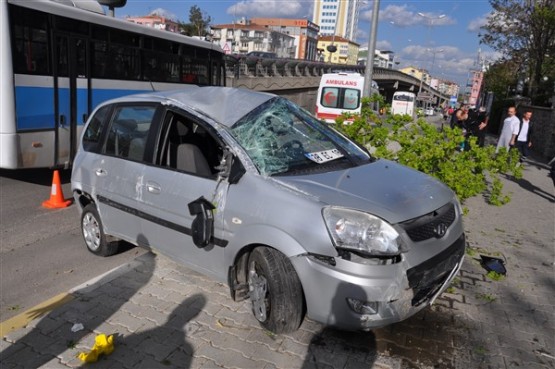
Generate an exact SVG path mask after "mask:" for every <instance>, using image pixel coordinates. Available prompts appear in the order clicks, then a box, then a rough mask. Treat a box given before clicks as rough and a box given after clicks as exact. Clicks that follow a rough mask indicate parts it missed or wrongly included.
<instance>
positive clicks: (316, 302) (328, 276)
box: [291, 233, 465, 330]
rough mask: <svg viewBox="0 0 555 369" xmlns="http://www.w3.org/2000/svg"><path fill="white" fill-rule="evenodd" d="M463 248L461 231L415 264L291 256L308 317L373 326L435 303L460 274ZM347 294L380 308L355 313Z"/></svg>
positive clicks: (365, 327)
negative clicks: (302, 290)
mask: <svg viewBox="0 0 555 369" xmlns="http://www.w3.org/2000/svg"><path fill="white" fill-rule="evenodd" d="M464 250H465V236H464V233H463V234H461V236H460V237H459V238H458V239H457V240H456V241H455V242H454V243H452V244H451V245H450V246H449V247H447V248H446V249H445V250H443V251H442V252H440V253H438V254H437V255H435V256H433V257H431V258H430V259H428V260H426V261H424V262H422V263H420V264H419V265H416V266H412V267H408V266H407V263H406V261H401V262H399V263H396V264H389V265H362V264H357V263H353V262H350V261H346V260H342V259H339V258H336V260H335V261H336V265H335V266H332V265H330V264H327V263H325V262H323V261H320V260H317V259H316V258H313V257H310V256H307V255H304V256H302V257H296V258H293V259H292V260H291V261H292V263H293V265H294V266H295V269H296V271H297V274H298V275H299V278H300V280H301V283H302V285H303V289H304V294H305V298H306V304H307V316H308V317H309V318H311V319H313V320H315V321H318V322H320V323H323V324H326V325H328V326H334V327H337V328H341V329H348V330H369V329H372V328H379V327H383V326H386V325H389V324H392V323H396V322H399V321H402V320H405V319H407V318H409V317H410V316H412V315H414V314H416V313H417V312H418V311H420V310H422V309H423V308H425V307H426V306H428V305H430V304H431V303H433V301H434V300H435V298H436V297H437V296H438V295H439V294H441V293H442V292H443V291H444V290H445V288H447V286H448V285H449V284H450V282H451V281H452V280H453V278H454V277H455V275H456V274H457V273H458V271H459V269H460V267H461V264H462V260H463V257H464ZM348 299H355V300H358V301H361V302H369V303H371V305H372V306H374V307H377V309H376V310H377V312H376V313H375V314H361V313H357V312H355V311H354V310H353V309H352V308H351V307H350V306H349V304H348V302H347V300H348Z"/></svg>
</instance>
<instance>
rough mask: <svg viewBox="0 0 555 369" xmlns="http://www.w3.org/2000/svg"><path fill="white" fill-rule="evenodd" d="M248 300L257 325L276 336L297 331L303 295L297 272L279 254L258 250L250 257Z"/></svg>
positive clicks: (302, 312) (300, 318)
mask: <svg viewBox="0 0 555 369" xmlns="http://www.w3.org/2000/svg"><path fill="white" fill-rule="evenodd" d="M248 285H249V297H250V299H251V303H252V310H253V314H254V316H255V318H256V319H257V320H258V321H259V323H260V325H261V326H262V327H264V328H265V329H267V330H268V331H271V332H273V333H276V334H280V333H290V332H294V331H296V330H297V329H298V328H299V326H300V325H301V322H302V319H303V315H304V310H303V307H304V305H303V292H302V287H301V283H300V281H299V277H298V276H297V272H296V271H295V269H294V268H293V265H292V264H291V262H290V261H289V260H288V259H287V257H285V255H283V254H282V253H281V252H279V251H277V250H275V249H272V248H270V247H258V248H256V249H254V250H253V251H252V253H251V255H250V257H249V264H248Z"/></svg>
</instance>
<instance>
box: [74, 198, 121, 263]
mask: <svg viewBox="0 0 555 369" xmlns="http://www.w3.org/2000/svg"><path fill="white" fill-rule="evenodd" d="M81 233H82V234H83V239H84V240H85V244H86V245H87V249H88V250H89V251H90V252H92V253H93V254H95V255H100V256H110V255H113V254H115V253H116V252H117V251H118V244H117V242H107V241H106V235H105V234H104V228H103V226H102V221H101V220H100V216H99V215H98V211H97V210H96V206H95V205H94V204H88V205H87V206H85V208H84V209H83V214H81Z"/></svg>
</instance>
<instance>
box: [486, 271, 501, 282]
mask: <svg viewBox="0 0 555 369" xmlns="http://www.w3.org/2000/svg"><path fill="white" fill-rule="evenodd" d="M486 277H488V278H489V279H491V280H493V281H497V282H499V281H502V280H503V279H505V276H504V275H503V274H501V273H497V272H494V271H493V270H492V271H491V272H488V274H486Z"/></svg>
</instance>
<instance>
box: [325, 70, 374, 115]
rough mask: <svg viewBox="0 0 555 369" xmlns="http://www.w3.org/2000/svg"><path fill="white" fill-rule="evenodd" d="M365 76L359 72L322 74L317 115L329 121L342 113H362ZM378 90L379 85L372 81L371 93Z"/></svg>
mask: <svg viewBox="0 0 555 369" xmlns="http://www.w3.org/2000/svg"><path fill="white" fill-rule="evenodd" d="M363 88H364V76H363V75H361V74H359V73H346V72H345V73H327V74H323V75H322V79H321V80H320V87H319V88H318V95H317V97H316V111H315V115H316V117H317V118H318V119H322V120H325V121H326V122H328V123H335V119H336V118H337V117H338V116H340V115H341V114H342V113H352V114H360V107H361V98H362V95H363V93H362V91H363ZM374 92H378V85H377V83H376V82H375V81H372V91H371V93H370V94H372V93H374Z"/></svg>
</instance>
